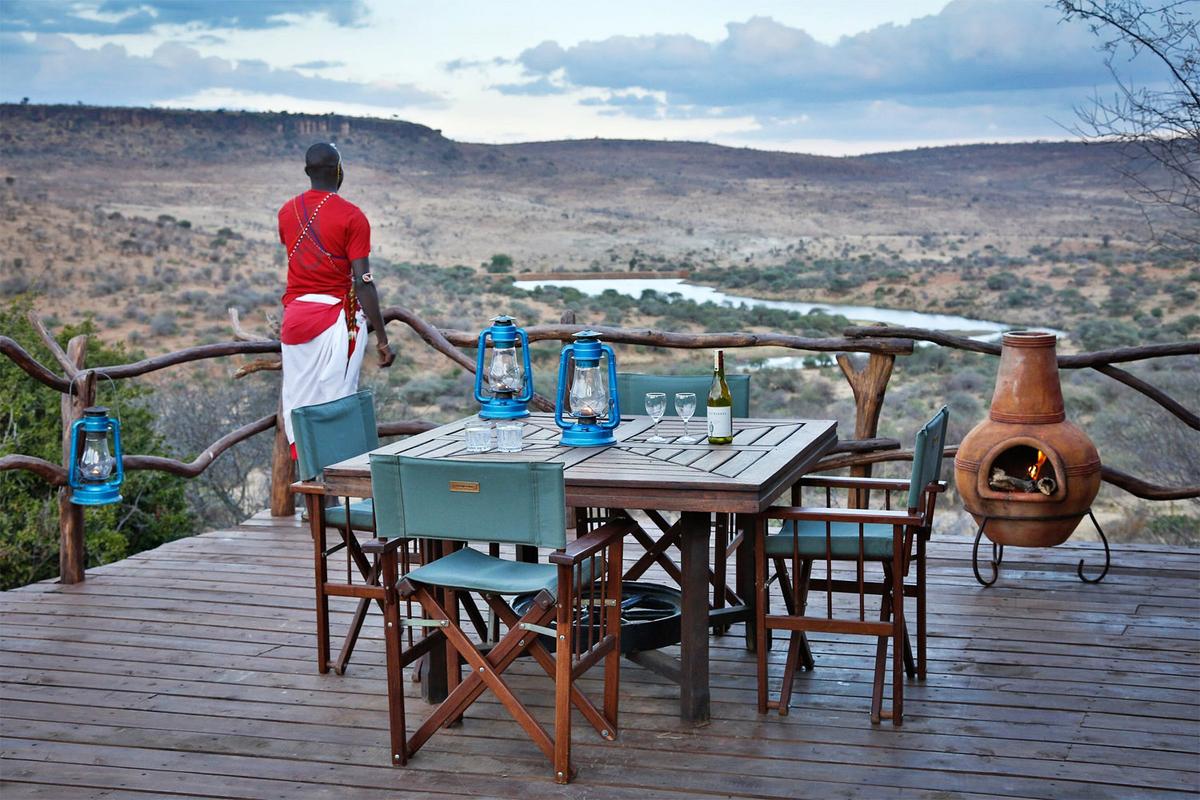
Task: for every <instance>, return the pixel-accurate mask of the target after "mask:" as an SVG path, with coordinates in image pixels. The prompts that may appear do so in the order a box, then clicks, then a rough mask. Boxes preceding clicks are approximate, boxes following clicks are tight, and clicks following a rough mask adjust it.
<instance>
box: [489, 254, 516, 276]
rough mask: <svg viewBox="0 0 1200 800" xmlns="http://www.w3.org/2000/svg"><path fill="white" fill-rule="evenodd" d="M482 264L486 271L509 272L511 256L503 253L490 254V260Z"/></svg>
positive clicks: (510, 269) (511, 264)
mask: <svg viewBox="0 0 1200 800" xmlns="http://www.w3.org/2000/svg"><path fill="white" fill-rule="evenodd" d="M484 266H485V267H486V268H487V271H488V272H511V271H512V267H513V259H512V256H510V255H506V254H504V253H496V254H495V255H493V256H492V260H491V261H490V262H488V263H486V264H484Z"/></svg>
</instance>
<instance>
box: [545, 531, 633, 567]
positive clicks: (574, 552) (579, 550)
mask: <svg viewBox="0 0 1200 800" xmlns="http://www.w3.org/2000/svg"><path fill="white" fill-rule="evenodd" d="M636 526H637V524H636V523H635V522H634V521H633V520H631V519H616V520H610V521H609V522H606V523H604V524H603V525H601V526H600V527H599V528H596V529H595V530H594V531H590V532H588V533H586V534H584V535H583V536H580V537H579V538H578V539H576V540H575V541H573V542H571V543H570V544H568V545H567V546H566V547H564V548H563V549H562V550H558V551H555V552H553V553H551V554H550V563H551V564H559V565H560V566H572V565H574V564H578V563H579V562H580V561H582V560H583V559H585V558H588V557H589V556H593V555H595V554H596V553H598V552H600V551H601V550H603V549H604V548H606V547H608V546H609V545H610V544H611V543H612V541H613V540H614V539H619V538H621V537H622V536H624V535H625V534H627V533H632V532H633V529H634V528H635V527H636Z"/></svg>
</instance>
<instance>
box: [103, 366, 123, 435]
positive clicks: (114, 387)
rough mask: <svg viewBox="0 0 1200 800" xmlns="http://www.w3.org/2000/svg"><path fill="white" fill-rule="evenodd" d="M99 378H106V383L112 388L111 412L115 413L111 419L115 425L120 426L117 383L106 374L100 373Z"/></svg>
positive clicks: (119, 397)
mask: <svg viewBox="0 0 1200 800" xmlns="http://www.w3.org/2000/svg"><path fill="white" fill-rule="evenodd" d="M100 376H101V377H102V378H108V383H109V385H110V386H112V392H113V411H114V412H115V413H114V415H113V418H114V419H116V421H117V424H118V425H120V424H121V395H120V393H119V392H118V391H117V382H116V381H115V380H113V377H112V376H111V375H109V374H107V373H103V372H102V373H100Z"/></svg>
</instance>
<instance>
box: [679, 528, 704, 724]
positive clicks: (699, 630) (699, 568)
mask: <svg viewBox="0 0 1200 800" xmlns="http://www.w3.org/2000/svg"><path fill="white" fill-rule="evenodd" d="M682 521H683V531H682V533H681V536H680V539H679V549H680V552H681V555H682V559H681V571H682V573H683V575H682V577H683V580H682V581H681V586H680V589H681V590H682V593H683V602H682V604H683V609H682V619H681V620H680V634H681V637H682V638H681V641H680V643H679V659H680V684H679V717H680V719H682V720H683V721H684V722H690V723H692V724H702V723H706V722H708V719H709V688H708V628H709V622H708V539H709V515H708V514H706V513H698V512H695V511H685V512H684V513H683V520H682Z"/></svg>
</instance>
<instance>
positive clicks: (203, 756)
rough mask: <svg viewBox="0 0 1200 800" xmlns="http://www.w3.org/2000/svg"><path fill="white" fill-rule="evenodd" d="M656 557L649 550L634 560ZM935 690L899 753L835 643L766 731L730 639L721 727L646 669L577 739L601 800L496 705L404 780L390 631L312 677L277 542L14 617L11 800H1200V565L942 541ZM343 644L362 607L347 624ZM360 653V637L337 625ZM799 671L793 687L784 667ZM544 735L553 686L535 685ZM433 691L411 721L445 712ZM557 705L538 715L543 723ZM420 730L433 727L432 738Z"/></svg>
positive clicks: (289, 524)
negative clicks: (553, 769)
mask: <svg viewBox="0 0 1200 800" xmlns="http://www.w3.org/2000/svg"><path fill="white" fill-rule="evenodd" d="M629 549H630V550H634V549H635V548H632V547H631V548H629ZM930 553H931V558H930V576H929V580H930V598H931V608H930V620H931V637H930V671H929V679H928V681H926V682H925V683H924V684H917V683H915V682H910V683H909V684H908V688H907V690H906V703H905V711H906V719H905V724H904V727H903V728H902V729H894V728H892V727H891V726H890V725H889V724H885V725H884V726H881V727H879V728H872V727H871V725H870V724H869V721H868V716H867V710H868V704H869V697H870V666H871V664H870V655H869V653H868V651H869V650H870V649H871V648H872V645H870V644H869V643H868V642H867V641H866V640H863V639H854V638H839V637H831V636H818V637H814V640H813V650H814V651H815V653H816V657H817V670H816V672H814V673H811V674H806V675H801V677H799V678H798V681H797V687H796V694H795V696H794V698H793V708H792V711H791V714H790V715H789V716H788V717H784V718H781V717H779V716H777V715H775V714H770V715H767V716H762V717H760V716H759V715H758V714H757V713H756V712H755V703H754V661H753V658H752V656H751V655H750V654H748V653H746V652H745V651H744V650H743V649H742V647H741V638H740V635H738V634H740V626H738V627H735V629H734V631H733V632H732V633H731V634H730V635H727V636H725V637H722V638H714V639H713V640H712V648H713V649H712V654H713V668H712V682H713V702H712V709H713V722H712V723H711V724H710V725H708V726H706V727H702V728H697V729H691V728H686V727H683V726H681V724H680V723H679V722H678V718H677V713H678V702H677V699H676V698H677V694H676V693H677V688H676V687H674V686H672V685H670V684H668V683H667V682H666V681H665V680H664V679H662V678H659V677H658V676H656V675H654V674H652V673H650V672H647V671H646V670H644V669H642V668H640V667H638V666H636V665H633V664H629V663H628V662H626V664H625V666H624V667H623V670H622V676H621V677H622V692H621V703H622V705H621V738H620V741H619V742H617V743H615V744H609V743H605V742H602V741H600V740H599V739H598V737H595V736H594V735H592V733H591V731H590V730H588V729H587V728H586V725H585V724H584V723H582V721H580V720H578V719H577V724H576V728H575V730H576V739H575V741H576V747H575V760H576V763H577V765H578V767H579V778H578V780H577V781H576V782H575V783H573V784H571V785H570V786H566V787H560V786H556V785H554V784H553V783H552V782H551V781H550V777H549V772H550V770H549V764H548V763H547V762H546V761H545V760H544V759H543V758H542V757H541V755H540V754H539V753H537V751H536V750H535V749H534V748H533V747H532V745H530V744H529V743H528V742H527V741H526V740H525V739H523V738H522V734H521V731H520V729H519V728H518V727H517V726H516V724H515V723H512V722H511V720H509V719H508V717H507V715H506V713H505V712H504V709H503V708H501V707H500V706H499V705H498V704H497V703H495V702H492V701H490V700H489V699H488V698H487V697H486V696H485V698H484V700H483V701H481V702H480V703H478V704H476V705H475V706H473V707H472V709H471V711H470V712H469V714H468V717H467V720H466V723H465V724H464V725H463V726H462V727H460V728H457V729H454V730H452V731H449V732H442V733H440V734H439V735H437V736H435V737H434V738H433V739H432V740H431V741H430V743H429V744H428V745H427V746H426V747H425V748H424V749H422V750H421V752H420V753H418V754H417V755H416V757H415V758H414V760H413V761H412V763H411V765H410V766H409V767H407V768H391V767H389V766H388V750H387V718H386V715H385V707H384V703H385V687H384V676H383V668H382V662H383V643H382V640H381V639H380V638H379V629H378V622H379V616H378V614H374V613H373V614H372V615H371V617H370V618H369V620H370V621H369V623H368V625H369V627H368V629H367V630H366V631H365V633H364V637H365V638H364V640H363V641H362V642H360V644H359V650H358V652H357V653H356V654H355V658H354V660H353V661H352V662H351V666H350V669H349V671H348V673H347V674H346V675H345V676H341V677H339V676H337V675H334V674H332V673H330V674H328V675H319V674H317V672H316V669H315V663H314V657H313V641H314V639H313V633H312V631H313V607H312V590H311V556H310V545H309V537H308V533H307V531H306V529H305V528H304V527H302V526H301V525H300V524H299V522H293V521H291V520H284V521H282V522H280V521H279V520H272V519H271V518H269V517H263V518H256V519H254V520H251V521H249V522H248V523H246V524H245V525H242V526H239V527H238V528H236V529H233V530H226V531H217V532H214V533H208V534H205V535H202V536H196V537H193V538H190V539H184V540H181V541H178V542H174V543H171V544H169V545H166V546H164V547H160V548H158V549H157V550H154V551H151V552H146V553H142V554H139V555H137V556H134V557H132V558H128V559H126V560H124V561H121V562H118V563H116V564H110V565H108V566H106V567H102V568H100V569H96V570H92V571H90V572H89V573H88V579H87V582H86V583H84V584H80V585H76V586H61V585H57V584H54V583H43V584H37V585H33V586H28V587H24V588H22V589H19V590H16V591H11V592H7V593H5V594H3V595H0V604H2V605H0V626H2V627H0V637H2V640H3V641H2V644H0V659H2V662H0V666H2V667H3V671H2V672H0V684H2V687H0V716H2V720H0V728H2V734H3V744H2V746H0V758H2V759H3V760H2V761H0V795H2V796H3V797H4V798H5V800H15V799H16V798H25V797H29V798H70V799H71V800H74V798H92V797H96V798H98V797H105V798H114V799H115V800H123V799H124V798H149V797H167V796H170V797H220V798H309V797H316V798H321V797H329V798H337V799H338V800H357V799H358V798H396V797H404V796H426V795H427V796H441V795H447V796H460V797H461V796H468V797H496V798H519V799H520V800H534V798H542V797H579V798H601V797H603V798H630V799H631V800H645V798H651V797H664V798H675V797H678V798H683V797H690V798H694V797H710V796H711V797H733V796H738V797H772V798H792V797H820V798H843V797H856V798H858V797H861V798H917V797H930V798H933V797H939V798H950V797H953V798H984V797H1009V798H1011V797H1070V798H1089V800H1091V799H1092V798H1132V797H1185V796H1187V797H1195V796H1196V795H1197V793H1198V792H1200V550H1185V549H1180V548H1167V547H1154V546H1136V545H1126V546H1122V547H1118V548H1117V549H1116V550H1115V551H1114V554H1113V562H1114V566H1113V569H1112V572H1111V573H1110V574H1109V576H1108V578H1107V579H1106V580H1105V581H1104V582H1103V583H1101V584H1099V585H1097V586H1087V585H1084V584H1081V583H1080V582H1079V581H1078V580H1077V579H1076V578H1075V574H1074V573H1075V564H1076V562H1077V561H1078V559H1079V558H1080V556H1081V555H1087V556H1088V560H1089V562H1090V563H1094V562H1095V560H1096V551H1095V548H1094V547H1092V546H1086V545H1081V546H1078V547H1077V546H1072V545H1070V544H1068V545H1064V546H1062V547H1059V548H1056V549H1053V550H1018V549H1015V548H1010V550H1009V551H1008V553H1007V554H1006V564H1005V570H1004V574H1003V576H1002V577H1001V580H1000V583H998V584H997V585H996V586H995V587H994V588H991V589H982V588H980V587H979V586H978V585H977V584H976V583H975V581H974V579H973V577H972V576H971V573H970V564H969V557H970V547H969V542H965V541H962V540H952V541H947V540H946V539H945V538H942V539H938V538H937V537H935V540H934V542H933V544H932V545H931V551H930ZM335 608H337V609H338V613H335V614H334V622H335V625H336V624H338V623H341V622H344V621H345V619H346V618H347V617H348V614H347V613H345V609H346V608H347V605H341V606H335ZM335 630H336V629H335ZM782 657H783V653H782V648H780V647H776V648H775V651H774V653H773V658H774V659H775V662H776V666H775V674H776V675H778V673H779V672H780V671H781V669H782V665H781V660H782ZM514 669H515V674H516V675H517V676H518V677H517V678H515V679H514V681H513V682H514V684H515V685H516V687H517V689H518V691H519V693H520V694H521V695H522V697H524V698H526V699H528V700H529V701H530V702H531V703H533V704H535V705H538V706H539V710H540V712H541V713H542V714H543V715H545V714H546V712H547V711H548V710H549V709H548V707H547V703H548V702H549V700H550V698H549V696H548V692H546V687H547V686H548V684H547V683H546V682H545V678H544V675H542V674H541V672H540V670H538V669H537V668H536V666H534V665H532V664H523V663H522V664H518V665H517V666H516V667H515V668H514ZM410 695H411V696H412V697H413V700H412V701H411V703H410V715H411V716H416V717H419V716H420V715H421V714H422V713H423V712H424V709H425V707H424V706H423V705H422V704H421V703H420V701H419V700H418V699H416V696H417V692H416V687H415V686H412V687H411V689H410ZM539 697H540V698H541V702H540V703H539ZM410 724H412V721H411V718H410Z"/></svg>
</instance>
